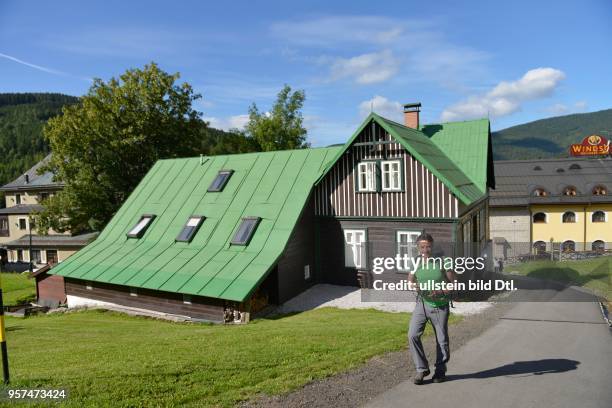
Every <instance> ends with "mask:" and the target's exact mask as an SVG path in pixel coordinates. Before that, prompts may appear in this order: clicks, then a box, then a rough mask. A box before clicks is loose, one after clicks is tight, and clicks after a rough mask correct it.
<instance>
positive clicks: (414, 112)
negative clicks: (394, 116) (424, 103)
mask: <svg viewBox="0 0 612 408" xmlns="http://www.w3.org/2000/svg"><path fill="white" fill-rule="evenodd" d="M420 111H421V103H420V102H417V103H407V104H405V105H404V125H405V126H406V127H409V128H413V129H418V128H419V112H420Z"/></svg>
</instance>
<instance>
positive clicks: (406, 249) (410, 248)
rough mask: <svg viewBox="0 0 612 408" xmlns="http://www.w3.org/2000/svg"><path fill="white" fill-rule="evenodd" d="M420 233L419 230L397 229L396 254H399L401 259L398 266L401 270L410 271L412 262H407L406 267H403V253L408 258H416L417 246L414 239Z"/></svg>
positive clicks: (417, 254) (417, 253)
mask: <svg viewBox="0 0 612 408" xmlns="http://www.w3.org/2000/svg"><path fill="white" fill-rule="evenodd" d="M420 234H421V231H397V238H396V241H397V254H398V255H399V256H400V258H401V259H402V261H401V262H400V263H399V265H398V268H397V269H399V270H400V271H403V272H410V270H411V266H412V262H410V261H409V262H408V263H407V266H408V267H407V268H404V267H403V266H404V261H403V259H404V255H408V258H416V257H418V256H419V248H418V247H417V243H416V240H417V238H418V236H419V235H420Z"/></svg>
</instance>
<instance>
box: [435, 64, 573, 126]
mask: <svg viewBox="0 0 612 408" xmlns="http://www.w3.org/2000/svg"><path fill="white" fill-rule="evenodd" d="M564 78H565V74H564V73H563V72H562V71H560V70H558V69H554V68H536V69H532V70H529V71H527V72H526V73H525V75H523V76H522V77H521V78H520V79H517V80H515V81H511V82H506V81H502V82H500V83H499V84H497V85H496V86H495V87H494V88H493V89H491V90H490V91H489V92H486V93H484V94H481V95H473V96H470V97H468V98H467V99H465V100H463V101H461V102H459V103H456V104H454V105H452V106H450V107H448V108H446V109H445V110H444V111H443V112H442V121H452V120H460V119H470V118H476V117H485V116H492V117H500V116H506V115H510V114H511V113H514V112H516V111H518V110H520V109H521V105H522V103H524V102H526V101H530V100H535V99H540V98H545V97H547V96H550V95H552V93H553V92H554V91H555V89H556V88H557V86H558V85H559V83H560V82H561V80H563V79H564Z"/></svg>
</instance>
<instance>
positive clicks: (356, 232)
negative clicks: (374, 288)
mask: <svg viewBox="0 0 612 408" xmlns="http://www.w3.org/2000/svg"><path fill="white" fill-rule="evenodd" d="M357 237H360V239H356V238H357ZM366 244H367V235H366V230H364V229H345V230H344V266H346V267H349V268H358V269H364V268H365V264H366V263H367V250H366V248H367V247H366Z"/></svg>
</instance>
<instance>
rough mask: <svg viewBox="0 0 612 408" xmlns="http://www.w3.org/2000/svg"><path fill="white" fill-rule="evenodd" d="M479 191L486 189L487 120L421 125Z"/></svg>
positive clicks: (423, 130) (487, 158)
mask: <svg viewBox="0 0 612 408" xmlns="http://www.w3.org/2000/svg"><path fill="white" fill-rule="evenodd" d="M421 132H423V133H425V134H426V135H427V136H429V137H430V139H431V140H432V141H433V142H434V143H435V144H436V146H438V147H439V148H440V149H441V150H442V151H443V152H444V153H445V154H446V155H447V156H448V157H449V158H450V159H451V160H452V161H453V162H454V163H455V164H456V165H457V166H459V167H460V168H461V169H462V170H463V172H464V173H465V174H466V176H468V177H469V178H470V179H471V180H472V181H473V182H474V183H475V184H476V186H477V187H478V188H479V189H480V190H481V191H483V192H484V191H486V189H487V174H488V173H487V166H488V164H489V163H488V162H489V160H491V157H489V155H488V148H489V142H490V141H489V120H488V119H479V120H470V121H465V122H449V123H440V124H433V125H425V126H423V127H421Z"/></svg>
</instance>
